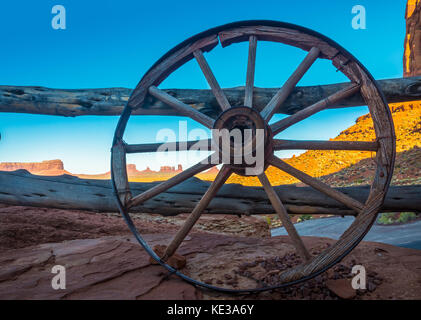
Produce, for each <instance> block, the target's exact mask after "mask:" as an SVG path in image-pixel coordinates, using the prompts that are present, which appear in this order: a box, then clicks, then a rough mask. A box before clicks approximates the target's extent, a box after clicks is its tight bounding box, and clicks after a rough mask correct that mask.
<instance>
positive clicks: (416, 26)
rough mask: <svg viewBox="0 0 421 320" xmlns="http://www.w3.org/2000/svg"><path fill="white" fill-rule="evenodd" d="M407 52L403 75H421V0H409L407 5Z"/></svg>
mask: <svg viewBox="0 0 421 320" xmlns="http://www.w3.org/2000/svg"><path fill="white" fill-rule="evenodd" d="M405 19H406V35H405V53H404V57H403V75H404V77H412V76H419V75H421V0H408V3H407V6H406V13H405Z"/></svg>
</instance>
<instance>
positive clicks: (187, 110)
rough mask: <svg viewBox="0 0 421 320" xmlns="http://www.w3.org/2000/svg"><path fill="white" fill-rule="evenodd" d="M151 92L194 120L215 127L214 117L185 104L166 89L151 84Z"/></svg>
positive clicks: (208, 126)
mask: <svg viewBox="0 0 421 320" xmlns="http://www.w3.org/2000/svg"><path fill="white" fill-rule="evenodd" d="M149 93H150V94H151V95H152V96H154V97H155V98H157V99H158V100H160V101H162V102H163V103H165V104H167V105H169V106H171V107H173V108H174V109H176V110H178V111H180V112H181V113H182V114H184V115H185V116H187V117H190V118H192V119H193V120H196V121H197V122H199V123H201V124H203V125H204V126H205V127H207V128H210V129H211V128H212V127H213V123H214V120H213V119H212V118H210V117H208V116H207V115H205V114H204V113H202V112H200V111H197V110H196V109H193V108H192V107H191V106H189V105H187V104H185V103H184V102H181V101H180V100H178V99H177V98H174V97H173V96H171V95H169V94H168V93H166V92H165V91H163V90H160V89H158V88H157V87H155V86H151V87H149Z"/></svg>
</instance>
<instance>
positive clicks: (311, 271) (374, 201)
mask: <svg viewBox="0 0 421 320" xmlns="http://www.w3.org/2000/svg"><path fill="white" fill-rule="evenodd" d="M251 36H253V37H256V38H257V40H259V41H275V42H282V43H285V44H288V45H292V46H295V47H299V48H301V49H303V50H306V51H310V52H311V50H312V48H314V47H317V48H318V49H319V50H320V51H319V56H318V57H319V58H323V59H329V60H331V61H332V63H333V65H334V66H335V67H337V68H338V70H339V71H341V72H342V73H343V74H345V75H346V76H347V77H348V78H349V79H350V80H351V81H352V82H353V83H354V84H355V83H356V84H358V85H359V86H360V92H361V95H362V96H363V98H364V100H365V102H366V104H367V106H368V107H369V111H370V114H371V117H372V119H373V124H374V131H375V134H376V142H377V143H378V150H377V155H376V164H377V167H376V173H375V177H374V180H373V183H372V185H371V189H370V194H369V196H368V199H367V201H366V202H365V203H364V206H363V207H362V208H361V210H360V211H359V214H358V215H357V217H356V218H355V220H354V222H353V223H352V224H351V226H350V227H349V228H348V229H347V230H346V231H345V232H344V233H343V234H342V236H341V237H340V238H339V240H338V241H337V242H336V243H335V244H334V245H333V246H331V247H329V248H328V249H326V250H325V251H323V252H322V253H321V254H319V255H318V256H315V257H313V258H312V259H311V260H310V261H308V262H305V263H303V264H301V265H299V266H297V267H294V268H293V269H289V270H286V271H284V272H283V273H282V274H281V278H280V283H279V285H276V286H272V287H264V288H249V289H240V290H233V289H227V288H221V287H216V286H212V285H209V284H206V283H203V282H200V281H197V280H195V279H192V278H190V277H188V276H187V275H185V274H183V273H181V272H179V271H177V270H175V269H174V268H172V267H171V266H169V265H168V264H167V263H166V262H165V261H163V260H162V259H161V258H160V257H158V256H157V255H156V254H155V252H154V251H153V250H152V249H151V248H150V247H149V245H148V244H147V243H146V242H145V241H144V240H143V238H142V237H141V235H140V234H139V232H138V231H137V229H136V227H135V226H134V224H133V221H132V219H131V217H130V215H129V213H128V212H129V210H128V209H127V207H126V203H127V201H128V200H129V199H130V198H131V194H130V190H129V188H128V179H127V173H126V170H125V165H126V163H125V151H124V148H125V144H124V142H123V141H122V136H123V134H124V130H125V127H126V124H127V121H128V119H129V117H130V114H131V112H132V110H133V109H137V108H141V106H142V104H143V102H144V100H145V98H146V96H147V94H148V88H149V87H151V86H154V87H155V86H158V85H159V84H160V83H161V82H162V81H163V80H164V79H165V78H166V77H167V76H168V75H169V74H171V73H172V72H173V71H174V70H176V69H177V68H178V67H180V66H181V65H183V64H184V63H185V62H187V61H189V60H190V59H193V58H194V57H195V56H194V54H193V51H195V50H197V49H200V50H201V51H204V52H205V51H210V50H212V49H213V48H214V47H215V46H216V45H217V44H218V43H219V42H221V44H222V46H223V47H225V46H228V45H230V44H232V43H235V42H241V41H246V40H249V39H250V37H251ZM255 41H256V39H255ZM180 53H181V55H180ZM196 58H197V57H196ZM220 100H221V101H222V102H221V103H220V105H221V106H223V104H224V101H223V99H222V98H220ZM218 102H219V100H218ZM326 103H328V101H326ZM394 160H395V134H394V127H393V121H392V117H391V113H390V110H389V107H388V104H387V101H386V99H385V98H384V96H383V93H382V92H381V90H380V89H379V87H378V86H377V83H376V81H375V80H374V78H373V77H372V76H371V74H370V73H369V72H368V70H367V69H366V68H365V67H364V66H363V65H362V64H361V63H360V62H359V61H358V60H357V59H356V58H355V57H354V56H352V55H351V54H350V53H349V52H348V51H346V50H345V49H344V48H342V47H341V46H340V45H338V44H337V43H336V42H334V41H332V40H331V39H329V38H327V37H325V36H323V35H321V34H319V33H317V32H314V31H312V30H309V29H306V28H303V27H300V26H296V25H292V24H288V23H282V22H277V21H260V20H259V21H241V22H236V23H230V24H227V25H223V26H220V27H217V28H213V29H210V30H208V31H205V32H202V33H200V34H198V35H196V36H194V37H192V38H189V39H187V40H186V41H184V42H183V43H181V44H179V45H178V46H176V47H175V48H174V49H172V50H170V51H169V52H168V53H167V54H165V55H164V56H163V57H162V58H161V59H159V60H158V61H157V62H156V63H155V64H154V65H153V66H152V67H151V69H149V71H148V72H147V73H146V74H145V76H144V77H143V78H142V80H141V81H140V82H139V84H138V85H137V87H136V88H135V90H134V91H133V92H132V95H131V97H130V99H129V101H128V103H127V105H126V107H125V109H124V111H123V113H122V115H121V117H120V120H119V122H118V125H117V128H116V131H115V135H114V141H113V148H112V157H111V178H112V185H113V188H114V191H115V194H116V198H117V202H118V205H119V208H120V212H121V213H122V215H123V217H124V219H125V220H126V222H127V224H128V226H129V228H130V229H131V231H132V232H133V234H134V235H135V237H136V239H137V240H138V241H139V243H140V244H141V245H142V246H143V247H144V248H145V250H146V251H147V252H148V253H149V254H150V255H151V256H152V257H153V258H154V259H155V260H156V261H157V262H159V263H160V264H161V265H162V266H164V267H165V268H166V269H167V270H168V271H170V272H171V273H174V274H176V275H178V276H180V277H181V278H182V279H184V280H186V281H188V282H190V283H192V284H195V285H198V286H201V287H205V288H209V289H212V290H218V291H225V292H238V293H241V292H243V293H247V292H258V291H264V290H271V289H275V288H280V287H285V286H288V285H292V284H295V283H298V282H302V281H305V280H308V279H310V278H312V277H315V276H317V275H318V274H320V273H322V272H324V271H325V270H327V269H329V268H330V267H332V266H333V265H335V264H336V263H337V262H339V261H340V260H342V259H343V257H345V256H346V255H347V254H348V253H349V252H350V251H351V250H352V249H353V248H354V247H355V246H357V245H358V243H359V242H360V241H361V240H362V239H363V238H364V236H365V235H366V233H367V232H368V231H369V229H370V228H371V226H372V224H373V223H374V221H375V219H376V217H377V213H378V211H379V209H380V208H381V206H382V204H383V201H384V198H385V195H386V192H387V190H388V187H389V184H390V181H391V178H392V174H393V166H394Z"/></svg>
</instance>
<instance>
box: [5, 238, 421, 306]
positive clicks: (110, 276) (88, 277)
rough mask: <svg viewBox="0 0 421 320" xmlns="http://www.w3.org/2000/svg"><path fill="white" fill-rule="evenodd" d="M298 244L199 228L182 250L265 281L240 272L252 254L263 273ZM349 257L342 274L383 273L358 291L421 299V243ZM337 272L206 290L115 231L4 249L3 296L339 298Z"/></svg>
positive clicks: (212, 279) (215, 273) (318, 246)
mask: <svg viewBox="0 0 421 320" xmlns="http://www.w3.org/2000/svg"><path fill="white" fill-rule="evenodd" d="M172 236H173V234H168V233H167V234H149V235H146V239H147V241H148V242H149V243H150V244H151V246H154V245H159V244H161V245H163V244H167V243H168V242H169V241H170V239H171V238H172ZM304 242H305V244H306V245H307V246H308V248H311V250H313V251H314V250H316V251H317V250H322V249H323V248H326V246H329V245H330V244H332V243H333V240H331V239H327V238H314V237H305V238H304ZM292 249H293V247H292V245H291V244H290V242H289V240H288V238H286V237H275V238H266V239H263V238H246V237H231V236H225V235H214V234H200V233H195V234H192V235H190V236H189V237H188V238H187V241H185V243H184V244H183V245H182V246H181V247H180V249H179V251H178V253H180V254H182V255H184V256H186V257H187V265H186V267H185V268H184V269H183V271H184V272H185V273H187V274H189V275H191V276H192V277H193V278H197V279H201V280H202V281H206V282H208V283H211V284H213V285H218V286H224V287H227V288H243V287H256V285H257V283H256V282H255V281H253V280H252V279H251V278H250V277H243V276H241V275H240V274H239V273H236V272H235V270H238V268H240V267H241V266H242V264H244V262H248V263H250V262H251V264H252V265H253V268H254V269H253V270H254V271H253V270H252V269H250V270H251V272H252V273H253V272H255V273H256V274H257V273H258V272H261V270H260V271H259V270H257V269H258V268H262V267H261V266H266V265H267V264H266V265H265V261H269V260H270V259H275V260H276V259H277V257H283V256H285V254H286V253H287V252H291V250H292ZM256 261H259V263H260V264H259V263H257V262H256ZM341 263H342V264H343V267H341V268H342V269H340V270H342V271H341V272H342V273H339V274H340V275H344V274H346V272H348V271H346V270H347V269H346V268H348V266H349V265H350V264H361V265H363V266H364V267H365V268H366V269H367V273H370V274H374V275H377V276H373V278H372V279H374V280H373V281H374V282H373V283H377V285H375V284H371V289H372V290H371V291H368V290H367V291H366V292H363V293H360V294H359V295H357V296H356V298H360V299H421V251H419V250H412V249H407V248H399V247H394V246H391V245H386V244H381V243H373V242H365V243H362V244H360V245H359V246H358V247H357V248H356V249H355V250H354V251H353V252H352V253H351V254H350V255H348V256H347V257H346V258H345V259H344V260H343V261H342V262H341ZM55 265H61V266H64V267H65V270H66V288H65V289H58V290H55V289H53V287H52V280H53V277H54V276H56V274H53V273H52V268H53V266H55ZM256 268H257V269H256ZM266 270H267V269H266ZM344 270H345V271H344ZM272 273H273V272H272ZM337 277H338V275H337V274H336V271H334V272H333V271H332V269H331V270H329V271H328V272H326V273H325V278H320V279H319V280H320V281H319V282H318V283H319V284H317V285H315V286H313V287H312V286H311V285H310V284H308V283H307V284H299V285H295V286H294V288H292V289H288V290H290V291H275V292H266V293H261V294H258V295H253V296H235V297H232V296H229V295H225V294H219V293H212V292H209V291H202V290H201V289H198V288H196V287H194V286H192V285H190V284H188V283H186V282H184V281H182V280H180V279H179V278H177V277H174V276H171V277H168V272H166V270H165V269H164V268H163V267H161V266H159V265H153V264H151V263H150V260H149V255H148V254H147V253H146V252H145V251H144V250H143V249H142V248H141V247H140V245H139V244H137V243H136V242H135V240H134V239H133V238H132V237H131V236H129V235H127V236H110V237H102V238H97V239H85V240H72V241H65V242H61V243H49V244H41V245H36V246H32V247H27V248H22V249H16V250H7V251H3V252H2V254H1V257H0V299H176V300H182V299H189V300H190V299H215V298H218V299H232V298H236V299H239V298H240V299H241V298H248V299H250V298H252V299H310V298H311V299H323V298H338V297H336V296H335V295H334V293H331V294H330V293H329V289H328V288H327V287H326V286H325V280H326V281H327V280H329V279H335V278H337ZM221 279H222V280H221ZM311 281H312V280H311ZM370 283H371V282H370ZM373 288H374V289H373Z"/></svg>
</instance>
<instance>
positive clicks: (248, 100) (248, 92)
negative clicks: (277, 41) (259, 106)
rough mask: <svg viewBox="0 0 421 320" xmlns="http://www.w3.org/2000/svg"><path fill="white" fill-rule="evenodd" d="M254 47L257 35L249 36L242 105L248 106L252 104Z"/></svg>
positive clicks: (254, 62) (254, 63) (254, 67)
mask: <svg viewBox="0 0 421 320" xmlns="http://www.w3.org/2000/svg"><path fill="white" fill-rule="evenodd" d="M256 48H257V37H256V36H250V38H249V55H248V61H247V80H246V87H245V96H244V105H245V106H246V107H250V108H251V107H252V106H253V89H254V72H255V69H256Z"/></svg>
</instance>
